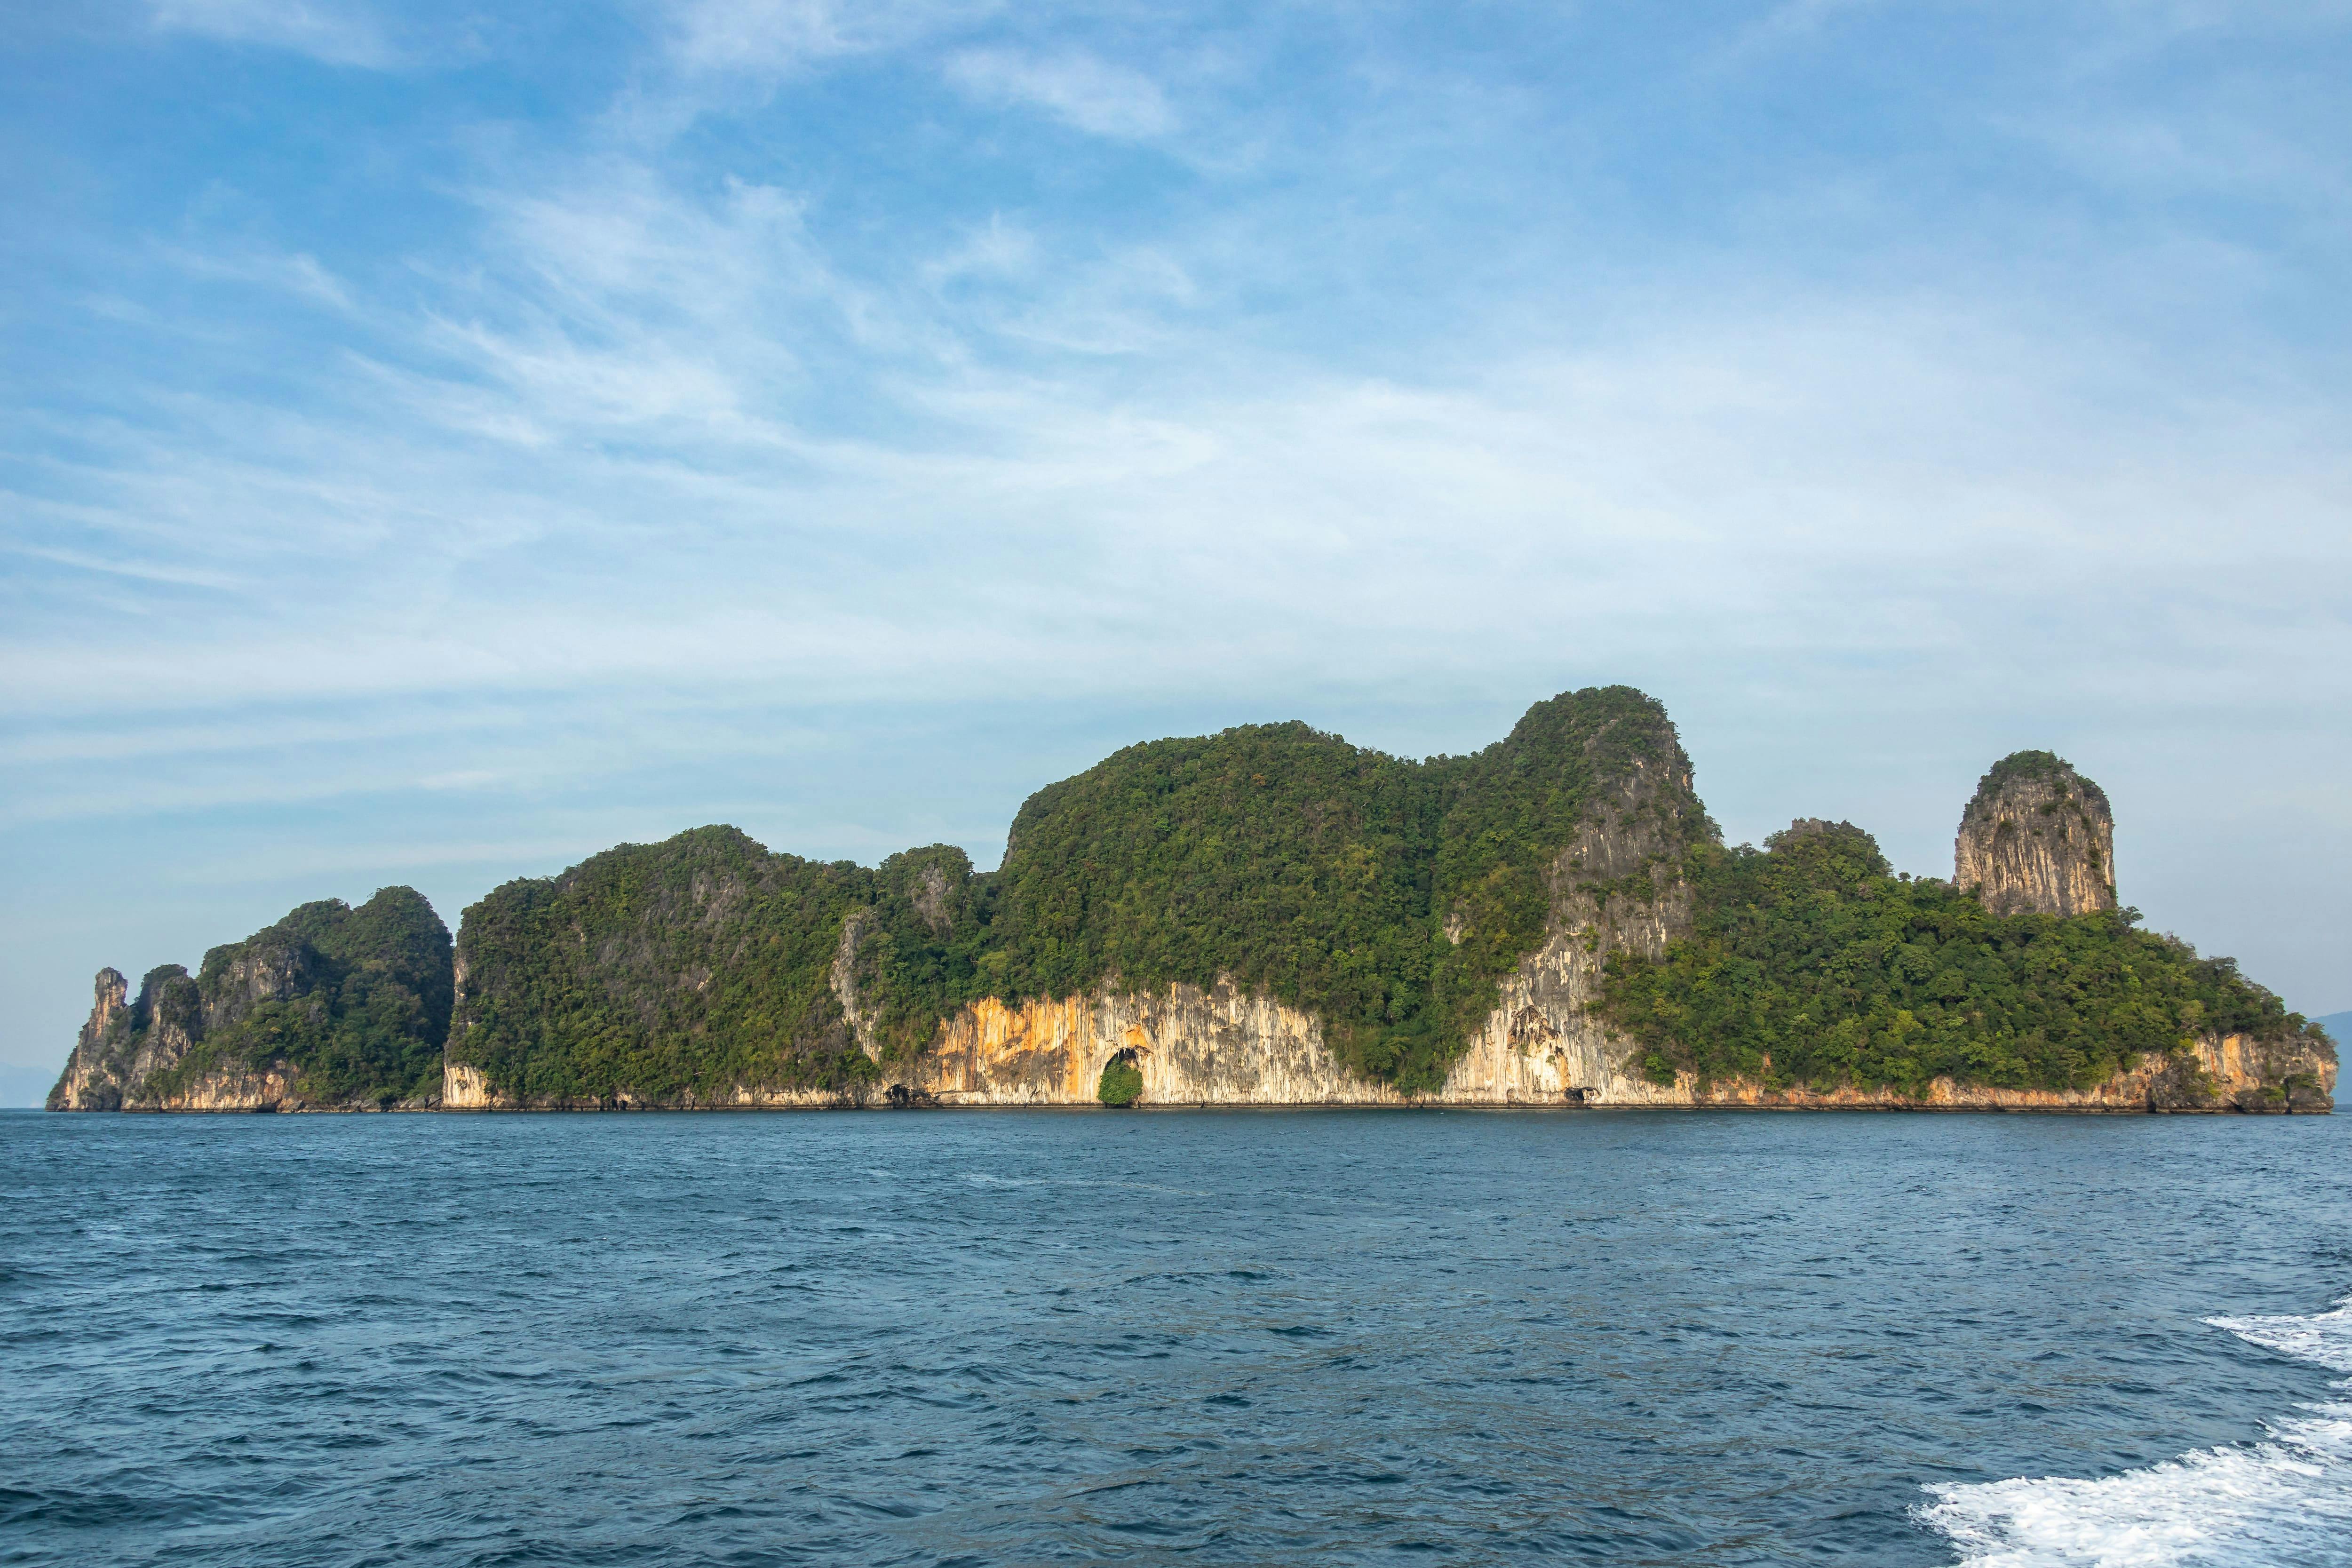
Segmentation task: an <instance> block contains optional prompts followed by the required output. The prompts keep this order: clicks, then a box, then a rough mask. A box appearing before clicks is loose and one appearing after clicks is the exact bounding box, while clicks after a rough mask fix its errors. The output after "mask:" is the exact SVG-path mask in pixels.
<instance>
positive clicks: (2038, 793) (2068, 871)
mask: <svg viewBox="0 0 2352 1568" xmlns="http://www.w3.org/2000/svg"><path fill="white" fill-rule="evenodd" d="M1952 880H1953V882H1954V884H1955V885H1957V886H1958V887H1960V888H1963V889H1968V888H1974V889H1979V897H1980V898H1982V899H1983V900H1984V904H1985V908H1987V909H1988V910H1991V911H1992V912H1993V913H1994V914H1997V915H2019V914H2045V915H2083V914H2091V913H2094V912H2095V911H2096V910H2111V909H2114V908H2115V907H2116V821H2115V816H2114V815H2113V813H2111V812H2110V811H2109V810H2108V808H2107V795H2106V792H2105V790H2103V789H2101V788H2100V787H2099V786H2098V785H2097V784H2093V783H2092V782H2091V781H2090V780H2089V779H2086V778H2084V776H2083V775H2082V774H2081V773H2076V772H2075V771H2074V765H2073V764H2072V763H2068V762H2066V761H2065V759H2063V758H2062V757H2058V756H2054V755H2053V754H2052V753H2050V752H2014V753H2012V754H2011V755H2010V756H2007V757H2004V758H2002V759H2001V760H2000V762H1998V763H1994V764H1993V767H1992V771H1991V772H1990V773H1987V774H1985V776H1984V778H1983V779H1982V780H1981V781H1980V782H1979V784H1978V785H1977V793H1976V796H1975V798H1974V799H1972V800H1970V801H1969V805H1968V809H1967V810H1966V811H1964V812H1962V813H1961V814H1960V832H1959V837H1958V839H1957V840H1956V841H1955V842H1954V843H1953V846H1952Z"/></svg>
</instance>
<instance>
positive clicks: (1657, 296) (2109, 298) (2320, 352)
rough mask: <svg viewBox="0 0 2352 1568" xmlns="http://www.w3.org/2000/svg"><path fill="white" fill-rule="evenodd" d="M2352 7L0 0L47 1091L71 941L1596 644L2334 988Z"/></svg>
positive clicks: (25, 789) (181, 928)
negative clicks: (2093, 864) (2105, 806)
mask: <svg viewBox="0 0 2352 1568" xmlns="http://www.w3.org/2000/svg"><path fill="white" fill-rule="evenodd" d="M2347 80H2352V0H2231V3H2226V4H2225V3H2222V0H2030V3H2027V0H2018V3H2009V0H1974V3H1969V4H1958V3H1949V4H1945V3H1937V0H1915V3H1902V4H1898V3H1895V0H1747V3H1730V0H1684V3H1682V4H1677V5H1673V6H1661V5H1654V4H1613V5H1611V4H1550V5H1517V4H1507V3H1500V0H1492V3H1489V0H1465V3H1459V4H1453V5H1402V4H1382V3H1380V0H1352V3H1350V4H1347V5H1332V4H1322V3H1302V4H1290V5H1281V4H1265V3H1260V4H1252V5H1213V4H1200V5H1120V4H1101V5H1059V4H1054V3H1051V0H1033V3H1031V4H1026V5H994V4H986V3H977V0H975V3H965V0H869V3H866V4H856V5H852V4H840V5H835V4H830V3H827V0H623V3H620V4H610V5H597V4H593V3H591V4H583V5H576V6H546V5H500V4H498V3H496V0H479V3H471V0H468V3H450V0H406V3H404V4H400V5H393V4H389V3H384V4H376V3H373V0H89V3H88V4H84V5H74V6H42V5H8V6H5V7H0V215H5V222H0V276H5V279H7V282H6V284H5V287H0V410H5V413H4V414H0V670H5V681H0V878H5V882H0V888H5V916H0V918H5V929H0V999H5V1009H0V1089H5V1095H0V1098H5V1099H6V1100H11V1101H13V1102H16V1103H29V1102H31V1101H32V1100H35V1099H37V1096H38V1093H39V1092H40V1091H41V1089H45V1088H46V1086H47V1082H48V1081H49V1079H52V1078H53V1077H54V1076H55V1074H56V1072H57V1070H58V1067H59V1066H60V1064H61V1063H62V1061H63V1058H64V1056H65V1054H66V1052H67V1051H68V1048H69V1047H71V1044H72V1039H73V1033H74V1030H75V1028H76V1026H78V1024H79V1020H80V1018H81V1017H82V1016H83V1015H84V1013H85V1012H86V1011H87V1010H88V1007H89V975H90V974H91V973H92V972H93V971H95V970H96V969H98V968H99V967H100V965H102V964H110V965H113V966H115V967H117V968H119V969H121V970H123V971H124V972H125V973H129V974H131V975H132V976H133V977H134V978H135V977H136V976H137V975H138V974H139V973H142V972H143V971H144V970H145V969H147V968H149V967H151V966H152V965H154V964H157V963H166V962H177V963H185V964H188V965H190V966H191V967H193V966H194V964H195V963H197V962H198V961H199V959H200V958H201V956H202V954H203V952H204V950H205V948H206V947H208V946H211V945H213V944H215V943H217V942H228V941H235V940H238V939H241V938H242V937H244V936H245V935H247V933H249V932H250V931H254V930H256V929H257V928H259V927H260V926H263V925H265V924H268V922H270V921H273V920H275V919H276V918H278V916H279V915H281V914H283V913H284V912H285V911H286V910H288V909H289V908H290V907H291V906H292V905H294V904H296V903H298V902H301V901H305V900H311V899H317V898H327V897H335V898H342V899H346V900H352V901H354V902H356V901H358V900H362V899H364V898H365V897H367V896H368V894H369V893H371V892H372V891H373V889H375V888H377V887H379V886H382V885H385V884H389V883H407V884H410V885H413V886H415V887H416V888H418V889H421V890H423V891H424V892H425V894H426V896H427V897H429V898H430V899H431V900H433V901H434V903H435V905H436V908H438V909H439V910H441V912H442V914H443V915H444V917H445V918H446V919H447V920H448V921H449V922H450V923H451V925H452V926H453V927H454V926H455V925H456V924H457V920H458V917H459V915H460V913H461V911H462V910H464V908H465V907H466V906H467V904H468V903H470V902H472V901H473V900H477V899H478V898H480V897H481V896H482V895H483V894H484V893H485V892H487V891H488V889H490V888H492V887H493V886H495V885H497V884H498V883H499V882H501V881H504V880H507V879H510V878H514V877H520V876H544V875H548V874H550V873H552V872H554V871H557V870H560V869H561V868H563V867H565V866H567V865H570V864H572V863H574V862H576V861H578V860H579V859H581V858H584V857H585V856H587V855H589V854H592V853H593V852H595V851H596V850H598V849H600V848H603V847H607V846H609V845H611V844H614V843H616V842H623V841H645V840H651V839H656V838H660V837H667V836H668V835H669V834H671V833H674V832H677V831H678V830H680V829H683V828H687V827H690V826H697V825H698V824H702V823H707V822H714V821H724V822H731V823H735V824H737V825H739V826H741V827H743V828H744V829H745V830H747V831H748V832H750V833H751V835H752V836H753V837H756V838H758V839H760V840H761V842H763V843H766V844H768V845H769V846H771V847H774V848H778V849H788V850H792V851H794V852H797V853H800V854H804V855H810V856H815V857H821V858H855V859H858V860H862V861H866V862H867V863H871V862H874V861H876V860H878V859H879V858H882V857H883V856H886V855H887V854H889V853H891V852H892V851H894V850H896V849H899V848H903V847H910V846H914V845H919V844H925V843H932V842H940V841H946V842H952V843H957V844H961V845H963V846H965V847H968V848H969V849H971V852H972V854H973V856H974V858H975V860H976V861H977V862H978V863H979V864H981V865H982V866H988V865H992V864H993V863H994V862H995V860H996V858H997V857H998V856H999V854H1000V853H1001V852H1002V848H1003V834H1004V829H1005V826H1006V824H1007V823H1008V822H1009V820H1010V819H1011V816H1012V815H1013V811H1014V810H1015V809H1016V808H1017V807H1018V806H1019V805H1020V804H1021V802H1022V801H1023V800H1024V798H1025V797H1026V796H1027V795H1029V794H1030V793H1031V792H1033V791H1034V790H1035V789H1037V788H1039V787H1041V786H1042V785H1044V784H1047V783H1050V782H1051V781H1053V780H1055V779H1056V778H1059V777H1063V776H1066V775H1067V774H1069V773H1074V772H1076V771H1077V770H1079V769H1081V768H1083V767H1086V766H1087V765H1088V764H1090V763H1093V762H1095V761H1097V760H1098V759H1099V758H1100V757H1101V756H1103V755H1105V754H1106V753H1108V752H1110V751H1112V750H1115V749H1116V748H1117V747H1118V746H1120V745H1123V744H1126V743H1129V742H1133V741H1136V740H1140V739H1146V738H1150V737H1154V736H1159V735H1166V734H1188V733H1202V732H1207V731H1214V730H1217V729H1221V728H1223V727H1225V726H1227V725H1230V724H1235V723H1244V722H1255V721H1271V720H1282V719H1293V718H1296V719H1304V720H1306V721H1308V722H1310V723H1313V724H1315V725H1317V726H1318V727H1319V728H1322V729H1326V730H1331V731H1338V732H1339V733H1342V734H1344V735H1346V736H1347V737H1348V738H1349V740H1351V741H1354V742H1358V743H1359V744H1364V745H1370V746H1377V747H1380V748H1381V749H1383V750H1386V751H1391V752H1399V753H1402V754H1406V755H1414V756H1420V755H1427V754H1430V753H1433V752H1466V751H1472V750H1475V749H1476V748H1478V747H1480V746H1482V745H1484V744H1486V743H1487V742H1491V741H1493V740H1495V739H1496V738H1498V737H1499V736H1501V735H1502V734H1503V733H1504V732H1505V731H1507V729H1508V728H1509V726H1510V724H1511V723H1512V721H1514V720H1515V719H1516V718H1517V715H1518V714H1519V713H1520V712H1522V711H1523V710H1525V709H1526V708H1527V707H1528V705H1529V704H1530V703H1532V702H1534V701H1537V700H1540V699H1542V698H1545V697H1548V696H1550V695H1552V694H1554V693H1556V692H1559V691H1562V690H1567V689H1573V688H1577V687H1581V686H1587V685H1595V684H1610V683H1624V684H1628V685H1633V686H1637V687H1639V688H1641V689H1643V690H1645V691H1648V692H1650V693H1651V694H1653V695H1654V696H1655V697H1657V698H1658V699H1660V700H1662V701H1664V703H1665V704H1666V707H1667V709H1668V710H1669V712H1670V713H1671V714H1672V715H1673V716H1674V718H1675V721H1677V723H1678V724H1679V726H1680V729H1681V732H1682V736H1683V740H1684V743H1685V746H1686V748H1687V749H1688V750H1689V752H1690V753H1691V755H1692V757H1693V759H1694V761H1695V763H1696V771H1697V778H1696V782H1697V785H1698V789H1699V792H1700V794H1701V795H1702V796H1703V797H1704V798H1705V799H1706V802H1707V804H1708V806H1709V808H1710V809H1711V811H1712V812H1713V814H1714V816H1716V818H1717V820H1718V821H1719V822H1720V823H1721V824H1722V825H1723V826H1724V829H1725V832H1726V835H1727V838H1728V839H1729V840H1730V841H1732V842H1740V841H1750V840H1760V839H1761V838H1762V837H1764V836H1765V835H1766V834H1768V833H1770V832H1771V831H1773V830H1774V829H1776V828H1777V827H1780V826H1784V825H1785V824H1786V823H1787V822H1788V821H1789V820H1790V818H1791V817H1793V816H1828V817H1832V818H1846V819H1850V820H1852V821H1854V822H1856V823H1859V824H1861V825H1862V826H1865V827H1868V828H1870V829H1871V830H1872V831H1873V832H1874V833H1875V834H1876V835H1877V836H1878V837H1879V839H1880V842H1881V843H1882V844H1883V845H1884V846H1885V848H1886V850H1887V852H1888V853H1889V855H1890V856H1891V857H1892V858H1893V859H1894V860H1895V864H1896V866H1897V867H1898V868H1902V869H1904V870H1907V871H1912V872H1915V873H1918V874H1948V872H1949V868H1950V864H1951V837H1952V833H1953V830H1954V828H1955V826H1956V825H1957V823H1958V816H1959V813H1960V809H1961V806H1962V805H1963V804H1964V803H1965V802H1966V800H1967V798H1968V796H1969V793H1970V791H1971V790H1972V789H1973V788H1974V785H1975V783H1976V780H1977V778H1978V776H1979V774H1980V773H1982V772H1983V771H1984V770H1985V768H1986V767H1987V766H1989V765H1990V763H1992V762H1993V761H1994V760H1995V759H1997V758H1999V757H2000V756H2002V755H2004V754H2006V753H2007V752H2011V751H2013V750H2016V749H2019V748H2022V747H2045V748H2049V749H2052V750H2055V751H2058V752H2061V753H2062V754H2063V755H2065V756H2067V757H2068V758H2070V759H2072V760H2073V761H2074V763H2076V764H2077V765H2078V766H2079V767H2080V768H2082V769H2083V771H2084V773H2087V774H2089V775H2090V776H2092V777H2093V778H2095V779H2096V780H2098V781H2099V782H2100V783H2101V784H2103V785H2104V786H2105V788H2106V790H2107V792H2108V794H2109V795H2110V796H2111V797H2112V799H2113V800H2114V802H2115V806H2116V863H2117V868H2118V874H2119V879H2120V885H2121V891H2122V895H2123V898H2124V900H2125V901H2126V903H2129V904H2132V905H2135V906H2137V908H2139V909H2140V910H2142V911H2144V914H2145V917H2146V919H2147V922H2148V923H2149V924H2150V925H2152V926H2155V927H2157V928H2158V929H2163V930H2168V931H2175V932H2177V933H2179V935H2181V936H2182V937H2184V938H2186V939H2188V940H2189V941H2190V942H2194V943H2195V944H2196V945H2197V946H2198V947H2199V948H2200V951H2203V952H2228V953H2233V954H2235V955H2237V956H2238V957H2239V959H2240V960H2241V962H2242V963H2243V965H2244V967H2245V969H2246V971H2247V973H2250V974H2251V975H2252V976H2253V977H2254V978H2255V979H2257V980H2259V981H2261V982H2263V984H2268V985H2270V986H2272V987H2273V989H2275V990H2277V991H2278V992H2280V994H2282V995H2284V997H2285V998H2286V1000H2287V1003H2288V1005H2290V1006H2292V1007H2294V1008H2296V1009H2298V1010H2300V1011H2304V1012H2306V1013H2312V1014H2318V1013H2325V1012H2328V1011H2331V1010H2334V1009H2337V1008H2342V1007H2347V1006H2352V972H2347V962H2346V955H2347V937H2348V936H2352V915H2348V914H2347V900H2345V899H2344V898H2343V896H2342V891H2343V887H2344V882H2345V872H2346V869H2347V864H2352V792H2347V789H2346V787H2345V783H2344V781H2345V779H2346V778H2347V763H2352V738H2347V737H2352V726H2347V718H2348V717H2352V442H2347V439H2346V433H2347V431H2352V376H2347V371H2348V370H2352V291H2347V280H2352V265H2347V264H2352V94H2347V93H2346V92H2345V91H2344V90H2343V84H2344V82H2346V81H2347Z"/></svg>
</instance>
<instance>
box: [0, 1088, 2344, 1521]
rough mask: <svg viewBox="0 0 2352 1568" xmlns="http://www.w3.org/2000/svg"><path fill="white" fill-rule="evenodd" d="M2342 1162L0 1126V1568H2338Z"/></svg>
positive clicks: (1000, 1123)
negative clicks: (1033, 1566) (962, 1567)
mask: <svg viewBox="0 0 2352 1568" xmlns="http://www.w3.org/2000/svg"><path fill="white" fill-rule="evenodd" d="M2347 1155H2352V1118H2292V1119H2285V1120H2276V1119H2263V1120H2246V1119H2238V1118H2218V1117H2216V1118H2174V1119H2166V1118H2121V1119H2114V1120H2098V1119H2088V1118H2066V1117H2000V1116H1984V1117H1977V1116H1953V1115H1937V1116H1888V1115H1770V1114H1761V1115H1759V1114H1748V1115H1740V1114H1676V1113H1663V1114H1661V1113H1650V1114H1618V1113H1607V1112H1582V1113H1551V1114H1530V1115H1504V1114H1478V1113H1464V1112H1453V1113H1444V1112H1397V1113H1389V1112H1367V1111H1357V1112H1344V1113H1320V1112H1262V1113H1246V1112H1244V1113H1224V1114H1217V1113H1205V1112H1202V1113H1194V1112H1158V1113H1130V1114H1124V1115H1122V1114H1116V1113H1108V1112H1091V1113H1089V1112H1058V1113H1057V1112H1026V1113H1022V1112H1005V1113H992V1112H975V1111H961V1112H941V1113H922V1112H908V1113H864V1114H854V1113H840V1114H808V1113H804V1114H768V1115H740V1116H738V1115H709V1114H705V1115H667V1116H665V1115H617V1116H473V1117H466V1116H392V1117H293V1116H274V1117H273V1116H256V1117H212V1118H195V1117H187V1118H165V1117H121V1116H111V1117H110V1116H79V1117H68V1116H43V1115H39V1114H37V1113H10V1114H7V1115H5V1116H0V1181H4V1182H5V1212H0V1380H5V1381H0V1387H5V1404H4V1405H0V1562H5V1563H70V1564H78V1565H79V1564H115V1563H123V1564H128V1563H142V1564H145V1563H173V1564H207V1563H219V1564H239V1565H245V1564H264V1565H267V1564H306V1565H308V1564H336V1565H354V1568H356V1565H359V1564H382V1563H468V1564H523V1563H578V1564H628V1563H661V1564H686V1565H699V1564H714V1565H715V1564H729V1565H752V1564H767V1563H827V1564H832V1563H873V1564H885V1563H888V1564H948V1563H956V1564H979V1563H1006V1564H1015V1563H1018V1564H1027V1563H1383V1562H1400V1563H1402V1562H1414V1563H1420V1562H1427V1563H1552V1562H1578V1561H1591V1562H1601V1563H1675V1564H1733V1563H1773V1564H1780V1563H1813V1562H1835V1563H1861V1564H1871V1565H1880V1564H1906V1563H1957V1562H1968V1563H1982V1564H2009V1565H2026V1564H2045V1563H2068V1564H2073V1563H2101V1564H2115V1565H2121V1564H2132V1565H2136V1568H2137V1565H2143V1564H2170V1563H2200V1564H2201V1563H2215V1564H2297V1565H2307V1564H2330V1563H2352V1403H2347V1401H2352V1394H2347V1391H2346V1389H2345V1388H2344V1387H2343V1386H2342V1384H2341V1380H2342V1379H2344V1378H2345V1377H2346V1376H2347V1374H2352V1321H2347V1312H2346V1311H2345V1310H2341V1309H2340V1308H2338V1307H2337V1306H2336V1302H2337V1300H2339V1299H2340V1298H2341V1297H2342V1296H2343V1295H2344V1293H2345V1292H2346V1291H2347V1289H2352V1187H2348V1186H2347V1177H2352V1161H2347Z"/></svg>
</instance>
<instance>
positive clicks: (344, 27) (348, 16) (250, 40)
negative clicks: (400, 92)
mask: <svg viewBox="0 0 2352 1568" xmlns="http://www.w3.org/2000/svg"><path fill="white" fill-rule="evenodd" d="M148 16H149V19H150V21H151V22H152V24H153V26H155V27H156V28H157V30H159V31H162V32H171V33H194V34H195V35H197V36H198V37H208V38H219V39H222V40H225V41H227V42H231V43H241V44H261V45H265V46H267V47H271V48H279V49H289V50H292V51H293V52H294V53H296V54H303V55H309V56H310V57H311V58H313V59H319V60H324V61H326V62H327V63H328V64H330V65H341V66H366V67H372V68H383V67H387V66H391V65H394V64H396V63H397V62H398V55H397V52H396V51H395V50H394V48H393V47H392V45H391V43H390V42H389V41H388V40H387V39H386V38H385V37H384V33H383V26H381V24H380V23H379V22H378V21H377V19H376V18H375V16H374V15H373V13H371V12H370V11H368V10H367V9H365V8H364V7H362V6H361V5H355V4H348V3H343V4H338V3H337V0H148Z"/></svg>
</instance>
